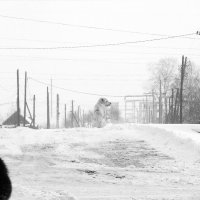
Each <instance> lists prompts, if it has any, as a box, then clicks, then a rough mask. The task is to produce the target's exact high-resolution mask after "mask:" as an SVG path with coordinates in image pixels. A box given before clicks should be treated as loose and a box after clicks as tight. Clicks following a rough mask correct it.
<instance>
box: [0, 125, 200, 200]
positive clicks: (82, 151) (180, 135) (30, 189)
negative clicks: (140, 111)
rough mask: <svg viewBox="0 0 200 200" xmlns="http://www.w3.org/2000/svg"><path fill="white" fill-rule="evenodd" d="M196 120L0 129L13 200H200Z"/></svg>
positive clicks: (199, 143)
mask: <svg viewBox="0 0 200 200" xmlns="http://www.w3.org/2000/svg"><path fill="white" fill-rule="evenodd" d="M198 130H200V125H133V124H123V125H107V126H106V127H105V128H102V129H96V128H90V129H89V128H88V129H87V128H76V129H54V130H45V129H43V130H32V129H28V128H16V129H5V128H2V129H0V156H1V157H2V158H3V159H4V160H5V161H6V163H7V165H8V168H9V171H10V176H11V179H12V182H13V194H12V198H11V200H23V199H24V200H25V199H26V200H27V199H28V200H69V199H71V200H72V199H77V200H135V199H136V200H146V199H147V200H161V199H163V200H173V199H175V200H186V199H187V200H199V199H200V133H198Z"/></svg>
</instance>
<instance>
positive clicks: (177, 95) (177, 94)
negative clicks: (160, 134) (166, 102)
mask: <svg viewBox="0 0 200 200" xmlns="http://www.w3.org/2000/svg"><path fill="white" fill-rule="evenodd" d="M178 97H179V89H178V88H177V89H176V97H175V104H174V122H175V123H176V122H177V110H178V109H177V108H178V106H177V104H178Z"/></svg>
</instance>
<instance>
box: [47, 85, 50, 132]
mask: <svg viewBox="0 0 200 200" xmlns="http://www.w3.org/2000/svg"><path fill="white" fill-rule="evenodd" d="M47 129H50V117H49V88H48V87H47Z"/></svg>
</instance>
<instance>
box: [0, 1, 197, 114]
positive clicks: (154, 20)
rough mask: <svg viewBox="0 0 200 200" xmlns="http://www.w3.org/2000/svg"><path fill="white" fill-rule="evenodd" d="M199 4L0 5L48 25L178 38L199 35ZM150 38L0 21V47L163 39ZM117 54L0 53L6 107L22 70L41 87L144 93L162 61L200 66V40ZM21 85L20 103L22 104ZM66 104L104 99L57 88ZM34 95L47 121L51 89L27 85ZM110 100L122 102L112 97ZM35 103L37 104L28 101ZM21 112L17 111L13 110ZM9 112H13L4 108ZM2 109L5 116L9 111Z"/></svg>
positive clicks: (117, 49)
mask: <svg viewBox="0 0 200 200" xmlns="http://www.w3.org/2000/svg"><path fill="white" fill-rule="evenodd" d="M199 7H200V3H199V1H198V0H190V1H187V0H180V1H179V0H168V1H161V0H151V1H149V0H140V1H139V0H138V1H135V0H132V1H131V0H130V1H129V0H121V1H120V0H108V1H106V0H91V1H90V0H87V1H86V0H81V1H79V0H74V1H72V0H71V1H70V0H69V1H67V0H66V1H59V0H57V1H47V0H46V1H39V0H37V1H30V0H27V1H17V0H15V1H0V15H7V16H14V17H23V18H31V19H38V20H48V21H55V22H61V23H67V24H75V25H83V26H95V27H103V28H111V29H120V30H129V31H133V32H141V33H155V34H163V35H179V34H187V33H193V32H196V31H197V30H200V25H199V19H200V12H199ZM160 37H163V36H153V35H147V34H134V33H128V32H117V31H105V30H95V29H87V28H77V27H71V26H63V25H55V24H48V23H39V22H31V21H25V20H16V19H8V18H4V17H0V48H2V47H56V46H77V45H90V44H105V43H118V42H126V41H137V40H146V39H152V38H160ZM190 37H192V38H196V39H187V38H177V39H169V40H164V41H154V42H146V43H140V44H129V45H121V46H111V47H95V48H80V49H60V50H0V66H1V69H0V91H1V94H2V95H1V99H0V104H1V103H5V102H12V101H15V98H16V69H17V68H19V70H20V77H21V78H23V76H24V74H23V73H24V71H25V70H26V71H27V72H28V76H31V77H33V78H35V79H38V80H40V81H43V82H48V83H49V82H50V78H51V77H52V78H53V79H55V80H53V84H54V85H57V86H60V87H63V88H68V89H72V90H78V91H83V92H88V93H98V94H108V95H120V96H121V95H128V94H142V93H143V92H146V90H145V88H146V80H148V76H149V71H148V68H149V67H148V65H149V63H153V62H157V61H158V60H159V59H161V58H165V57H174V58H176V59H177V60H179V61H180V60H181V56H182V55H183V54H184V55H186V56H187V57H188V58H189V59H190V60H192V61H193V62H195V63H196V64H197V65H198V64H200V47H199V45H200V36H199V37H198V36H190ZM22 85H23V80H21V102H22V100H23V86H22ZM53 92H54V103H55V98H56V97H55V94H56V93H59V94H60V96H61V97H60V98H61V102H62V103H67V105H68V109H69V110H70V107H69V106H70V100H71V99H74V100H75V104H76V105H79V104H80V105H81V106H82V108H83V109H87V108H91V107H93V105H94V103H95V102H96V101H97V99H98V97H96V96H88V95H80V94H74V93H70V92H66V91H62V90H58V89H54V90H53ZM33 94H36V98H37V101H38V103H37V107H38V110H43V111H41V112H43V114H45V111H46V110H45V109H46V107H45V98H46V86H45V85H41V84H38V83H35V82H33V81H31V80H29V83H28V98H31V97H32V95H33ZM108 99H109V100H111V101H122V100H123V99H116V98H108ZM30 103H31V102H30ZM13 106H15V105H13ZM3 108H4V110H5V108H6V112H7V110H9V109H11V108H10V105H9V106H3ZM3 108H2V106H0V110H1V112H3Z"/></svg>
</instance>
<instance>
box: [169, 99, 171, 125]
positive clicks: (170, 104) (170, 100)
mask: <svg viewBox="0 0 200 200" xmlns="http://www.w3.org/2000/svg"><path fill="white" fill-rule="evenodd" d="M168 107H169V111H168V123H169V124H170V123H171V98H170V97H169V106H168Z"/></svg>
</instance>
